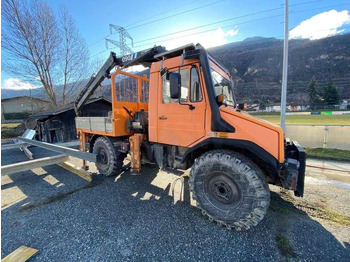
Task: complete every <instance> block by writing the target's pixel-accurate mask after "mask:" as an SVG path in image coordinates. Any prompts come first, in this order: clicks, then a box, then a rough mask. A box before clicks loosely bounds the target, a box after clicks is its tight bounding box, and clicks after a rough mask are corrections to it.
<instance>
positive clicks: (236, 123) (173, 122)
mask: <svg viewBox="0 0 350 262" xmlns="http://www.w3.org/2000/svg"><path fill="white" fill-rule="evenodd" d="M180 63H181V59H180V57H176V58H171V59H168V60H165V61H163V65H162V66H163V68H164V67H167V68H168V69H169V71H170V72H171V71H176V70H178V68H179V65H180ZM197 63H198V61H193V60H184V61H183V66H182V67H181V68H183V67H186V66H187V65H192V64H197ZM160 66H161V62H157V63H154V64H153V65H152V68H151V76H150V81H151V83H152V88H151V89H150V104H151V106H150V108H149V110H150V111H149V140H150V141H151V142H157V143H164V144H169V145H177V146H184V147H189V148H190V147H193V146H195V145H197V144H199V143H200V142H202V141H204V140H205V139H208V138H211V137H221V138H222V139H238V140H245V141H250V142H253V143H255V144H256V145H258V146H260V147H261V148H263V149H264V150H266V151H267V152H269V153H270V154H271V155H272V156H274V157H275V158H276V159H277V160H278V162H280V163H283V162H284V136H283V131H282V129H281V128H280V127H278V126H276V125H273V124H271V123H269V122H266V121H264V120H260V119H257V118H254V117H253V116H251V115H249V114H247V113H244V112H237V111H236V109H235V108H233V107H230V106H227V107H225V106H221V107H220V115H221V118H222V119H223V120H225V121H226V122H227V123H229V124H231V125H232V126H233V127H234V128H235V132H234V133H223V134H221V133H220V132H213V131H212V130H211V117H212V114H211V110H210V106H209V101H208V98H207V96H208V94H207V92H206V87H205V82H204V76H203V72H202V71H201V70H200V81H201V90H202V93H203V100H202V102H200V103H193V105H194V106H195V107H196V108H195V109H194V110H193V111H191V110H189V108H188V106H186V105H180V104H178V103H173V104H162V78H161V76H160V74H159V71H160V69H161V68H160ZM210 66H211V67H212V68H213V69H214V70H215V71H217V72H218V73H220V74H221V75H222V76H224V77H226V78H228V79H229V75H228V74H227V73H226V72H225V71H223V70H222V69H221V68H220V67H219V66H217V65H216V64H215V63H214V62H212V61H210ZM199 68H200V67H199ZM159 117H166V118H167V119H166V120H160V119H159Z"/></svg>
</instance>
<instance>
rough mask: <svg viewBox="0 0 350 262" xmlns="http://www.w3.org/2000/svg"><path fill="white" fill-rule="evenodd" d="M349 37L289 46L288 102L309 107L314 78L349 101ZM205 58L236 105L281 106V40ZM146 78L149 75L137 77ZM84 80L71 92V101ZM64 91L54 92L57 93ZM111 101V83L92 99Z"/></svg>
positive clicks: (231, 47)
mask: <svg viewBox="0 0 350 262" xmlns="http://www.w3.org/2000/svg"><path fill="white" fill-rule="evenodd" d="M349 43H350V34H344V35H337V36H333V37H329V38H324V39H320V40H305V39H303V40H290V41H289V67H288V89H287V90H288V93H287V102H288V103H292V104H298V105H305V104H308V95H307V86H308V84H309V82H310V80H311V78H312V77H313V76H315V77H316V80H317V82H318V89H319V91H322V89H323V86H324V85H325V83H326V81H328V79H332V81H333V82H334V83H335V85H336V87H337V89H338V91H339V94H340V97H341V98H342V99H350V45H349ZM208 51H209V53H210V54H212V56H213V57H214V58H215V59H216V60H218V61H219V62H220V63H222V64H223V65H224V66H225V67H226V68H227V69H228V70H229V71H230V72H231V74H232V76H233V80H234V83H235V86H234V89H235V94H236V98H237V100H238V102H248V103H249V104H252V103H259V102H261V101H267V102H268V103H275V102H279V101H280V97H281V81H282V53H283V40H280V39H276V38H265V37H251V38H247V39H245V40H243V41H240V42H234V43H230V44H227V45H223V46H219V47H214V48H210V49H209V50H208ZM136 74H137V75H143V74H146V75H149V71H148V70H146V71H143V72H137V73H136ZM87 81H88V79H87V80H83V81H81V83H80V84H79V88H75V89H74V92H73V94H72V95H70V98H71V101H74V99H75V97H76V96H77V95H78V94H79V92H80V90H81V89H82V88H83V87H84V86H85V84H86V83H87ZM61 88H62V87H60V86H58V87H56V89H57V90H60V89H61ZM1 95H2V98H9V97H15V96H22V95H27V96H28V95H29V90H20V91H18V90H10V89H2V90H1ZM32 95H33V97H38V98H41V99H45V98H46V99H47V96H46V94H45V92H44V90H43V89H42V88H38V89H33V90H32ZM101 95H103V96H105V97H106V98H110V97H111V93H110V79H106V80H104V81H103V82H102V87H101V88H99V89H97V91H96V94H95V95H94V96H95V97H96V96H101Z"/></svg>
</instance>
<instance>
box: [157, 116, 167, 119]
mask: <svg viewBox="0 0 350 262" xmlns="http://www.w3.org/2000/svg"><path fill="white" fill-rule="evenodd" d="M167 119H168V118H167V117H165V116H160V117H159V120H167Z"/></svg>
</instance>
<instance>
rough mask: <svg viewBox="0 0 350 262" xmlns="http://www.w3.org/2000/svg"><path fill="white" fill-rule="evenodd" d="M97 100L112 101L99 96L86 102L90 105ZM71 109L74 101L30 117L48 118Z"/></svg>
mask: <svg viewBox="0 0 350 262" xmlns="http://www.w3.org/2000/svg"><path fill="white" fill-rule="evenodd" d="M97 101H105V102H108V103H111V101H109V100H108V99H105V98H103V97H98V98H92V99H89V100H88V101H87V102H86V103H85V105H88V104H91V103H95V102H97ZM69 110H74V103H71V104H69V105H67V106H65V107H62V108H59V109H56V110H49V111H44V112H40V113H38V114H34V115H31V116H30V117H29V118H31V119H42V118H47V117H50V116H56V115H59V114H61V113H64V112H67V111H69Z"/></svg>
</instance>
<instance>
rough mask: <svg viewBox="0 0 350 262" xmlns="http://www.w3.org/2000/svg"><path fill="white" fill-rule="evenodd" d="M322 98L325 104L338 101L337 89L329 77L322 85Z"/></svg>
mask: <svg viewBox="0 0 350 262" xmlns="http://www.w3.org/2000/svg"><path fill="white" fill-rule="evenodd" d="M323 99H324V101H325V103H326V104H327V105H337V104H339V102H340V97H339V93H338V90H337V88H336V87H335V86H334V84H333V82H332V80H331V79H329V80H328V82H327V83H326V85H325V86H324V91H323Z"/></svg>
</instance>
